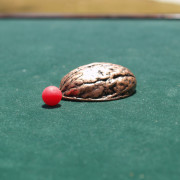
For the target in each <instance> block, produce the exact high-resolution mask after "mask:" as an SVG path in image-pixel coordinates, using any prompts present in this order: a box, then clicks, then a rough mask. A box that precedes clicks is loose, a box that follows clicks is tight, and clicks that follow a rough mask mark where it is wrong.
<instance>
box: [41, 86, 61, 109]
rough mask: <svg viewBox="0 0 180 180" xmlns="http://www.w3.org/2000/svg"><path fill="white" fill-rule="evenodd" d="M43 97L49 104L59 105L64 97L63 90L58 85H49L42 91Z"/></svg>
mask: <svg viewBox="0 0 180 180" xmlns="http://www.w3.org/2000/svg"><path fill="white" fill-rule="evenodd" d="M42 99H43V101H44V103H45V104H47V105H49V106H55V105H57V104H58V103H59V102H60V101H61V99H62V92H61V91H60V89H59V88H57V87H56V86H48V87H46V88H45V89H44V90H43V92H42Z"/></svg>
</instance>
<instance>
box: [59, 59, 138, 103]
mask: <svg viewBox="0 0 180 180" xmlns="http://www.w3.org/2000/svg"><path fill="white" fill-rule="evenodd" d="M59 88H60V90H61V91H62V94H63V99H67V100H74V101H110V100H116V99H120V98H125V97H128V96H130V95H132V94H133V93H134V92H135V88H136V78H135V76H134V74H133V73H132V72H131V71H130V70H129V69H127V68H125V67H123V66H120V65H117V64H111V63H105V62H96V63H92V64H88V65H84V66H80V67H78V68H76V69H74V70H73V71H71V72H69V73H68V74H67V75H66V76H64V78H63V79H62V80H61V83H60V87H59Z"/></svg>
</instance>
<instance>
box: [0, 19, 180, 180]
mask: <svg viewBox="0 0 180 180" xmlns="http://www.w3.org/2000/svg"><path fill="white" fill-rule="evenodd" d="M102 61H104V62H111V63H116V64H121V65H123V66H125V67H128V68H129V69H130V70H131V71H132V72H133V73H134V74H135V76H136V78H137V93H136V94H134V95H133V96H131V97H129V98H126V99H123V100H117V101H110V102H98V103H95V102H91V103H89V102H70V101H61V102H60V104H61V106H60V107H57V108H53V109H48V108H47V107H44V106H43V104H44V103H43V101H42V99H41V93H42V91H43V89H44V88H45V87H46V86H49V85H55V86H59V84H60V80H61V78H62V77H63V76H64V75H65V74H67V73H68V72H69V71H71V70H72V69H74V68H76V67H78V66H81V65H84V64H88V63H91V62H102ZM0 69H1V71H0V91H1V93H0V108H1V111H0V179H1V180H59V179H60V180H117V179H118V180H129V179H134V180H136V179H137V180H138V179H144V180H179V178H180V118H179V110H180V104H179V99H180V94H179V89H180V80H179V79H180V74H179V69H180V22H179V21H165V20H163V21H161V20H1V21H0Z"/></svg>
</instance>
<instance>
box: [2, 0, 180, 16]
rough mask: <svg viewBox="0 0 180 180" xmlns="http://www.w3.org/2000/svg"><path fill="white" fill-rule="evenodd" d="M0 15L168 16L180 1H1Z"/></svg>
mask: <svg viewBox="0 0 180 180" xmlns="http://www.w3.org/2000/svg"><path fill="white" fill-rule="evenodd" d="M0 13H3V14H4V13H5V14H6V13H62V14H164V13H165V14H167V13H180V0H38V1H37V0H0Z"/></svg>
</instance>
